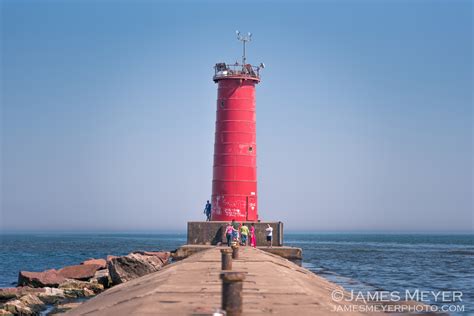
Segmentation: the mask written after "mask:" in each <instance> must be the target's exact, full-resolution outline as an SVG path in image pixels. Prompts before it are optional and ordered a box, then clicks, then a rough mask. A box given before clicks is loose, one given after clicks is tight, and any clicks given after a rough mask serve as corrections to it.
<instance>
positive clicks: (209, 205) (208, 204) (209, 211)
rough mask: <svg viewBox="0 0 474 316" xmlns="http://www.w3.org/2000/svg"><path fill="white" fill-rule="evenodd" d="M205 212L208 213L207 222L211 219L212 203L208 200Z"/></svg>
mask: <svg viewBox="0 0 474 316" xmlns="http://www.w3.org/2000/svg"><path fill="white" fill-rule="evenodd" d="M204 214H206V222H209V221H211V203H209V200H207V203H206V206H205V207H204Z"/></svg>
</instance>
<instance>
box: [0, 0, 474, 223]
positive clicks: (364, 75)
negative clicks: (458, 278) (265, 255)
mask: <svg viewBox="0 0 474 316" xmlns="http://www.w3.org/2000/svg"><path fill="white" fill-rule="evenodd" d="M1 4H2V15H1V27H2V29H1V32H2V33H1V53H2V56H1V57H2V64H1V66H2V67H1V76H2V77H1V93H2V95H1V110H2V112H1V113H2V120H1V141H2V144H1V158H2V161H1V185H2V188H1V193H2V194H1V212H0V229H2V230H4V231H16V230H23V231H28V230H46V231H48V230H55V231H57V230H60V231H83V230H100V231H117V230H118V231H124V230H130V231H145V230H146V231H156V232H160V231H172V230H180V231H184V230H185V227H186V222H187V221H188V220H199V219H201V220H202V219H204V216H203V214H202V209H203V207H204V203H205V201H206V200H207V199H208V198H209V196H210V193H211V177H212V154H213V152H212V151H213V134H214V121H215V100H216V86H215V84H214V83H213V82H212V75H213V69H212V67H213V65H214V64H215V63H216V62H220V61H227V62H234V61H235V60H236V59H238V58H240V55H241V46H240V44H239V42H238V41H237V40H236V39H235V33H234V32H235V30H236V29H238V30H240V31H242V32H248V31H251V32H252V33H253V34H254V41H253V42H252V43H251V44H250V45H249V48H248V57H249V61H251V62H253V63H255V64H258V63H260V62H261V61H263V62H265V64H266V65H267V68H266V69H265V70H264V72H263V79H262V82H261V84H260V85H259V86H258V91H257V137H258V145H259V147H258V148H259V152H258V179H259V192H258V193H259V209H260V216H261V218H262V219H263V220H280V221H283V222H285V224H286V229H288V230H305V231H308V230H312V231H389V232H397V231H402V232H403V231H417V232H423V231H432V232H466V231H467V232H469V231H471V232H472V231H473V226H474V224H473V176H474V175H473V95H472V90H473V78H472V73H473V2H472V1H456V0H454V1H448V0H445V1H421V0H418V1H416V0H415V1H313V2H309V1H308V2H290V1H287V2H282V1H278V2H271V1H261V2H258V3H257V2H245V1H238V2H231V1H225V2H220V1H219V2H218V1H212V2H191V1H185V2H175V3H171V2H160V1H105V0H104V1H99V0H97V1H92V0H91V1H59V0H57V1H17V0H14V1H13V0H10V1H6V0H1Z"/></svg>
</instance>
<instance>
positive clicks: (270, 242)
mask: <svg viewBox="0 0 474 316" xmlns="http://www.w3.org/2000/svg"><path fill="white" fill-rule="evenodd" d="M267 226H268V227H267V228H265V231H266V232H267V247H268V246H270V248H271V247H272V246H273V228H272V227H271V226H270V224H267Z"/></svg>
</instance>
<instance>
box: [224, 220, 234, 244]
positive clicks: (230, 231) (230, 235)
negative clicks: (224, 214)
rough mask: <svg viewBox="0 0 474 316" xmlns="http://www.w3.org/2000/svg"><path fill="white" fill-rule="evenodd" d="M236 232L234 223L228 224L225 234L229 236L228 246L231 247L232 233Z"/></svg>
mask: <svg viewBox="0 0 474 316" xmlns="http://www.w3.org/2000/svg"><path fill="white" fill-rule="evenodd" d="M233 233H234V227H233V226H232V224H230V223H229V224H227V227H226V228H225V236H226V238H227V246H228V247H230V244H231V242H232V235H233Z"/></svg>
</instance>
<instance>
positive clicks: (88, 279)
mask: <svg viewBox="0 0 474 316" xmlns="http://www.w3.org/2000/svg"><path fill="white" fill-rule="evenodd" d="M169 259H170V253H169V252H153V251H137V252H134V253H130V254H128V255H126V256H123V257H117V256H110V255H109V256H107V259H88V260H85V261H83V262H82V263H81V264H79V265H73V266H67V267H64V268H62V269H59V270H55V269H50V270H46V271H42V272H32V271H20V272H19V275H18V287H15V288H0V316H6V315H26V316H30V315H31V316H36V315H39V314H40V312H41V311H42V310H44V309H45V308H46V306H47V305H48V306H51V305H53V306H55V309H54V310H53V312H64V311H66V310H68V309H70V308H71V307H73V306H76V305H77V304H80V303H78V302H75V301H77V299H78V298H89V297H92V296H95V295H96V294H98V293H100V292H102V291H104V289H106V288H109V287H111V286H112V285H114V284H119V283H123V282H126V281H128V280H131V279H134V278H137V277H139V276H142V275H145V274H148V273H151V272H155V271H158V270H160V269H161V268H162V267H163V266H164V265H166V264H167V263H168V261H169ZM112 275H114V277H113V278H112V277H111V276H112Z"/></svg>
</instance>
